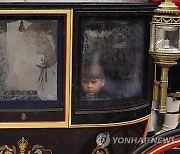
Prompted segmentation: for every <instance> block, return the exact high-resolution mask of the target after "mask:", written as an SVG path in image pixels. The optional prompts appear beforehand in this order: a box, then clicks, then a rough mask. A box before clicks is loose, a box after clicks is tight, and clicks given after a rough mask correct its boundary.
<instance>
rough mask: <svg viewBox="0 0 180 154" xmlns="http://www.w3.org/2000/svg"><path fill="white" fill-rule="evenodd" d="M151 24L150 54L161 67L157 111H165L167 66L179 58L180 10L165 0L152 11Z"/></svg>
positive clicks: (169, 0)
mask: <svg viewBox="0 0 180 154" xmlns="http://www.w3.org/2000/svg"><path fill="white" fill-rule="evenodd" d="M154 12H155V15H154V16H153V18H152V25H151V42H150V55H151V56H152V57H153V58H154V63H155V64H157V65H159V66H160V67H161V79H160V105H159V109H158V112H159V113H162V114H164V113H166V99H167V88H168V70H169V67H171V66H173V65H175V64H176V60H178V59H179V58H180V16H178V15H179V14H180V11H179V10H178V7H177V6H176V5H175V4H174V3H172V1H171V0H165V2H162V3H161V4H160V5H159V6H158V8H157V9H156V10H155V11H154Z"/></svg>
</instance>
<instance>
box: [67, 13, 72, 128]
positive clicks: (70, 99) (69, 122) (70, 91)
mask: <svg viewBox="0 0 180 154" xmlns="http://www.w3.org/2000/svg"><path fill="white" fill-rule="evenodd" d="M70 23H71V35H70V38H71V39H70V41H71V42H70V44H71V46H70V48H71V49H70V51H71V52H70V53H71V54H70V56H69V103H67V104H68V105H69V106H68V109H69V117H68V127H70V126H71V120H72V119H71V117H72V112H71V110H72V108H71V107H72V98H71V97H72V44H73V10H71V19H70Z"/></svg>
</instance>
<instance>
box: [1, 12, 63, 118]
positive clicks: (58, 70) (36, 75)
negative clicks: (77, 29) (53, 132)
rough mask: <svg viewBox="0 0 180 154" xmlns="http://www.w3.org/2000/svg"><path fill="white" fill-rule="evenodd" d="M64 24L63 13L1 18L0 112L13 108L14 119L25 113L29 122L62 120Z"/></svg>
mask: <svg viewBox="0 0 180 154" xmlns="http://www.w3.org/2000/svg"><path fill="white" fill-rule="evenodd" d="M65 21H66V18H65V15H64V14H61V15H54V16H53V15H52V16H44V15H42V16H40V15H36V16H29V15H24V16H20V15H19V16H18V15H17V16H16V17H15V16H4V17H2V16H1V20H0V55H1V56H0V58H1V60H0V72H1V73H0V108H1V109H0V110H4V109H5V110H6V109H8V110H9V109H15V110H14V112H13V111H12V110H9V111H10V112H13V113H12V115H14V114H18V116H13V117H15V118H16V117H20V116H19V115H21V112H23V113H27V114H28V115H29V116H28V119H27V120H29V121H47V120H50V121H51V120H56V121H64V105H65V104H64V98H63V96H64V93H65V90H64V91H63V90H62V89H63V88H64V87H65V86H64V85H65V82H64V81H63V79H65V73H64V72H65V69H66V68H65V54H66V47H65V44H66V43H65V42H66V29H65V28H66V27H65V26H66V25H65ZM58 74H60V75H58ZM15 111H16V112H15ZM33 112H36V113H37V114H34V113H33ZM47 112H48V114H49V115H48V114H47ZM3 113H4V114H8V115H9V116H10V114H9V113H8V112H7V113H6V112H4V111H3ZM7 117H8V116H7ZM2 119H3V118H0V121H1V120H2ZM3 120H4V121H6V119H3ZM7 120H10V121H11V120H12V121H14V119H13V118H12V116H10V117H8V118H7ZM18 120H20V121H21V119H20V118H19V119H15V121H18Z"/></svg>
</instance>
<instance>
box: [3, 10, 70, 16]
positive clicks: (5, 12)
mask: <svg viewBox="0 0 180 154" xmlns="http://www.w3.org/2000/svg"><path fill="white" fill-rule="evenodd" d="M70 10H71V9H64V10H63V9H57V10H56V9H49V10H47V9H44V10H43V9H39V10H0V14H7V15H13V14H22V15H23V14H33V15H37V14H59V13H61V14H63V13H64V14H68V12H70Z"/></svg>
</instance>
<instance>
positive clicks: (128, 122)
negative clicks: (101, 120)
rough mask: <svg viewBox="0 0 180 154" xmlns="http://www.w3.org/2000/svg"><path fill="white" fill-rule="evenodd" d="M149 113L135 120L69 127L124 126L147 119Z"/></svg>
mask: <svg viewBox="0 0 180 154" xmlns="http://www.w3.org/2000/svg"><path fill="white" fill-rule="evenodd" d="M150 116H151V115H147V116H145V117H142V118H139V119H136V120H131V121H126V122H119V123H108V124H73V125H71V126H70V128H87V127H88V128H93V127H115V126H125V125H132V124H136V123H139V122H143V121H146V120H149V118H150Z"/></svg>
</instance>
